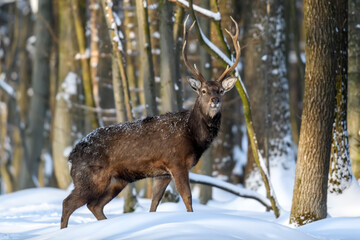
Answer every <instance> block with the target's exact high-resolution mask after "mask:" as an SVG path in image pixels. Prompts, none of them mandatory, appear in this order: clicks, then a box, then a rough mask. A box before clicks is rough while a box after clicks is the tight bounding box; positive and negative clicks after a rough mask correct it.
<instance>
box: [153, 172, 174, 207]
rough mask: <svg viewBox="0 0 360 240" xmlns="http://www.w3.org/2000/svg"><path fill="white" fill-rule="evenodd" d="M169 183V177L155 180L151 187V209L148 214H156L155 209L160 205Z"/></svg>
mask: <svg viewBox="0 0 360 240" xmlns="http://www.w3.org/2000/svg"><path fill="white" fill-rule="evenodd" d="M170 181H171V177H170V176H169V177H162V178H155V179H154V184H153V187H152V197H151V207H150V212H156V209H157V207H158V205H159V203H160V200H161V198H162V196H163V195H164V192H165V189H166V187H167V185H169V182H170Z"/></svg>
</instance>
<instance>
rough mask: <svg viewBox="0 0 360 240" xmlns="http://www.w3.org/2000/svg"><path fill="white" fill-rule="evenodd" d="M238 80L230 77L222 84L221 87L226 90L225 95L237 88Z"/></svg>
mask: <svg viewBox="0 0 360 240" xmlns="http://www.w3.org/2000/svg"><path fill="white" fill-rule="evenodd" d="M236 80H237V78H236V77H228V78H226V79H224V80H223V81H222V82H221V86H222V87H223V89H224V93H226V92H228V91H230V90H231V89H232V88H233V87H234V86H235V83H236Z"/></svg>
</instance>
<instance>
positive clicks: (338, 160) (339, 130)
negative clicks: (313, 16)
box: [328, 0, 352, 194]
mask: <svg viewBox="0 0 360 240" xmlns="http://www.w3.org/2000/svg"><path fill="white" fill-rule="evenodd" d="M336 8H337V14H336V29H337V31H336V47H337V48H336V67H337V69H336V105H335V116H334V119H335V120H334V127H333V134H332V136H333V140H332V144H331V158H330V172H329V186H328V188H329V189H328V190H329V192H330V193H336V194H341V193H343V191H344V190H345V189H346V188H348V187H349V186H350V183H351V179H352V172H351V167H350V166H351V165H350V164H351V163H350V155H349V145H348V142H349V139H348V131H347V94H348V89H347V84H348V78H347V76H348V74H347V70H348V55H347V49H348V17H347V16H348V0H339V1H337V5H336Z"/></svg>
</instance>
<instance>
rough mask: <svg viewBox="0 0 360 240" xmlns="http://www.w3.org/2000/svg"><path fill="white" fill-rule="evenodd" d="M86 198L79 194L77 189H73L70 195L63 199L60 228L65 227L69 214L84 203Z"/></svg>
mask: <svg viewBox="0 0 360 240" xmlns="http://www.w3.org/2000/svg"><path fill="white" fill-rule="evenodd" d="M86 202H87V199H86V198H85V197H84V196H81V195H80V194H79V192H78V191H77V189H74V190H73V191H72V192H71V193H70V195H69V196H68V197H67V198H65V199H64V201H63V210H62V216H61V228H66V227H67V225H68V222H69V218H70V215H71V214H72V213H73V212H74V211H75V210H76V209H78V208H79V207H81V206H83V205H85V203H86Z"/></svg>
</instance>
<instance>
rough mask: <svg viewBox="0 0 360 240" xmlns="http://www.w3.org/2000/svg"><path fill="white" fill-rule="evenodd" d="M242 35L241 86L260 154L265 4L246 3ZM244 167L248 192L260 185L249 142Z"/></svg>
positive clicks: (261, 1) (263, 115)
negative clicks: (249, 106) (243, 44)
mask: <svg viewBox="0 0 360 240" xmlns="http://www.w3.org/2000/svg"><path fill="white" fill-rule="evenodd" d="M244 11H245V13H244V18H245V26H244V32H246V33H247V35H246V42H245V45H246V46H247V47H246V48H245V49H244V51H243V52H244V65H245V66H244V84H245V86H246V89H247V91H248V93H249V98H250V102H251V108H252V121H253V125H254V129H256V135H257V136H258V146H259V150H260V154H262V155H263V156H264V154H265V152H264V150H265V129H266V127H265V126H266V122H265V121H266V107H267V104H266V98H265V94H264V93H265V91H266V90H265V88H266V84H265V78H266V74H265V73H266V64H265V61H263V60H262V59H265V58H263V56H266V51H265V49H266V45H265V44H266V42H265V34H263V31H264V30H265V28H264V27H265V26H266V20H267V19H266V15H267V14H266V1H264V0H259V1H253V0H248V1H246V3H245V7H244ZM248 144H249V145H248V153H247V157H248V158H247V159H248V162H247V165H246V168H245V186H246V187H247V188H250V189H252V190H256V189H258V188H259V187H260V186H261V185H262V182H261V178H260V177H259V176H260V175H259V170H258V169H257V168H256V165H255V160H254V157H253V153H252V151H251V141H249V143H248Z"/></svg>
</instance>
